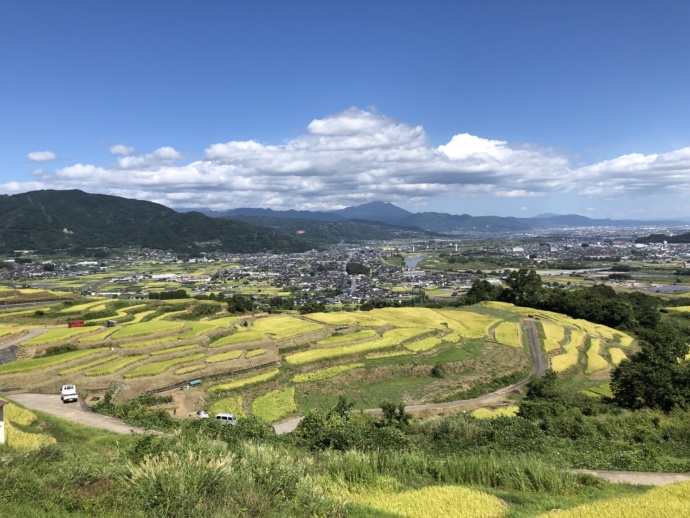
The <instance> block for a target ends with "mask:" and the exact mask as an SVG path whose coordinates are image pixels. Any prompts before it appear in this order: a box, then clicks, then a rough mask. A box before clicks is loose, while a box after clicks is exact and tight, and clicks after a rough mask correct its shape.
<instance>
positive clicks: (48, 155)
mask: <svg viewBox="0 0 690 518" xmlns="http://www.w3.org/2000/svg"><path fill="white" fill-rule="evenodd" d="M26 156H27V158H28V159H29V162H47V161H49V160H55V159H56V158H57V155H56V154H55V153H53V152H52V151H33V152H31V153H29V154H28V155H26Z"/></svg>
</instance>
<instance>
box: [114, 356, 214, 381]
mask: <svg viewBox="0 0 690 518" xmlns="http://www.w3.org/2000/svg"><path fill="white" fill-rule="evenodd" d="M204 356H206V353H197V354H190V355H189V356H181V357H179V358H171V359H169V360H163V361H159V362H153V363H147V364H144V365H140V366H139V367H136V368H134V369H132V370H131V371H129V372H127V373H126V374H125V375H124V377H125V378H141V377H144V376H157V375H158V374H162V373H163V372H165V371H166V370H168V369H169V368H170V367H173V366H174V365H180V364H182V363H190V362H195V361H197V360H200V359H201V358H203V357H204Z"/></svg>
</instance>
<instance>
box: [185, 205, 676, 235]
mask: <svg viewBox="0 0 690 518" xmlns="http://www.w3.org/2000/svg"><path fill="white" fill-rule="evenodd" d="M180 210H184V209H180ZM201 212H203V213H204V214H207V215H209V216H212V217H221V218H238V217H242V218H247V217H251V218H253V219H252V222H253V223H254V224H257V223H259V218H270V220H271V221H275V220H277V219H300V220H318V221H347V220H365V221H375V222H380V223H386V224H388V225H396V226H401V227H407V228H410V229H413V228H414V229H418V230H424V231H428V232H438V233H460V232H510V231H529V230H536V229H543V228H563V227H604V226H605V227H652V226H654V227H681V226H687V224H688V223H687V222H686V221H683V220H680V219H679V220H659V221H643V220H613V219H608V218H607V219H592V218H588V217H586V216H579V215H577V214H569V215H562V214H541V215H539V216H536V217H533V218H514V217H501V216H470V215H469V214H461V215H455V214H447V213H441V212H418V213H413V212H409V211H407V210H405V209H401V208H400V207H397V206H395V205H393V204H391V203H385V202H377V201H375V202H370V203H365V204H363V205H358V206H354V207H347V208H345V209H340V210H334V211H330V212H318V211H314V212H312V211H295V210H287V211H275V210H271V209H258V208H238V209H231V210H228V211H224V212H213V211H205V210H201Z"/></svg>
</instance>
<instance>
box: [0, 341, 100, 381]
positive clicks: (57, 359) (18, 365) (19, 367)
mask: <svg viewBox="0 0 690 518" xmlns="http://www.w3.org/2000/svg"><path fill="white" fill-rule="evenodd" d="M107 350H108V349H107V348H105V347H100V348H96V349H83V350H80V351H70V352H68V353H62V354H55V355H53V356H45V357H43V358H30V359H26V360H16V361H13V362H11V363H6V364H4V365H0V375H2V374H16V373H22V372H33V371H38V370H43V369H48V368H51V367H55V366H56V365H61V364H63V363H67V362H71V361H74V360H80V359H81V358H85V357H87V356H91V355H92V354H98V353H101V352H103V351H107Z"/></svg>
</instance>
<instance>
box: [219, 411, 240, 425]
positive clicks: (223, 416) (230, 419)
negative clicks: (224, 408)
mask: <svg viewBox="0 0 690 518" xmlns="http://www.w3.org/2000/svg"><path fill="white" fill-rule="evenodd" d="M216 419H217V420H218V421H220V422H221V423H223V424H226V425H228V426H235V425H236V424H237V418H236V417H235V414H228V413H226V412H218V413H217V414H216Z"/></svg>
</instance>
